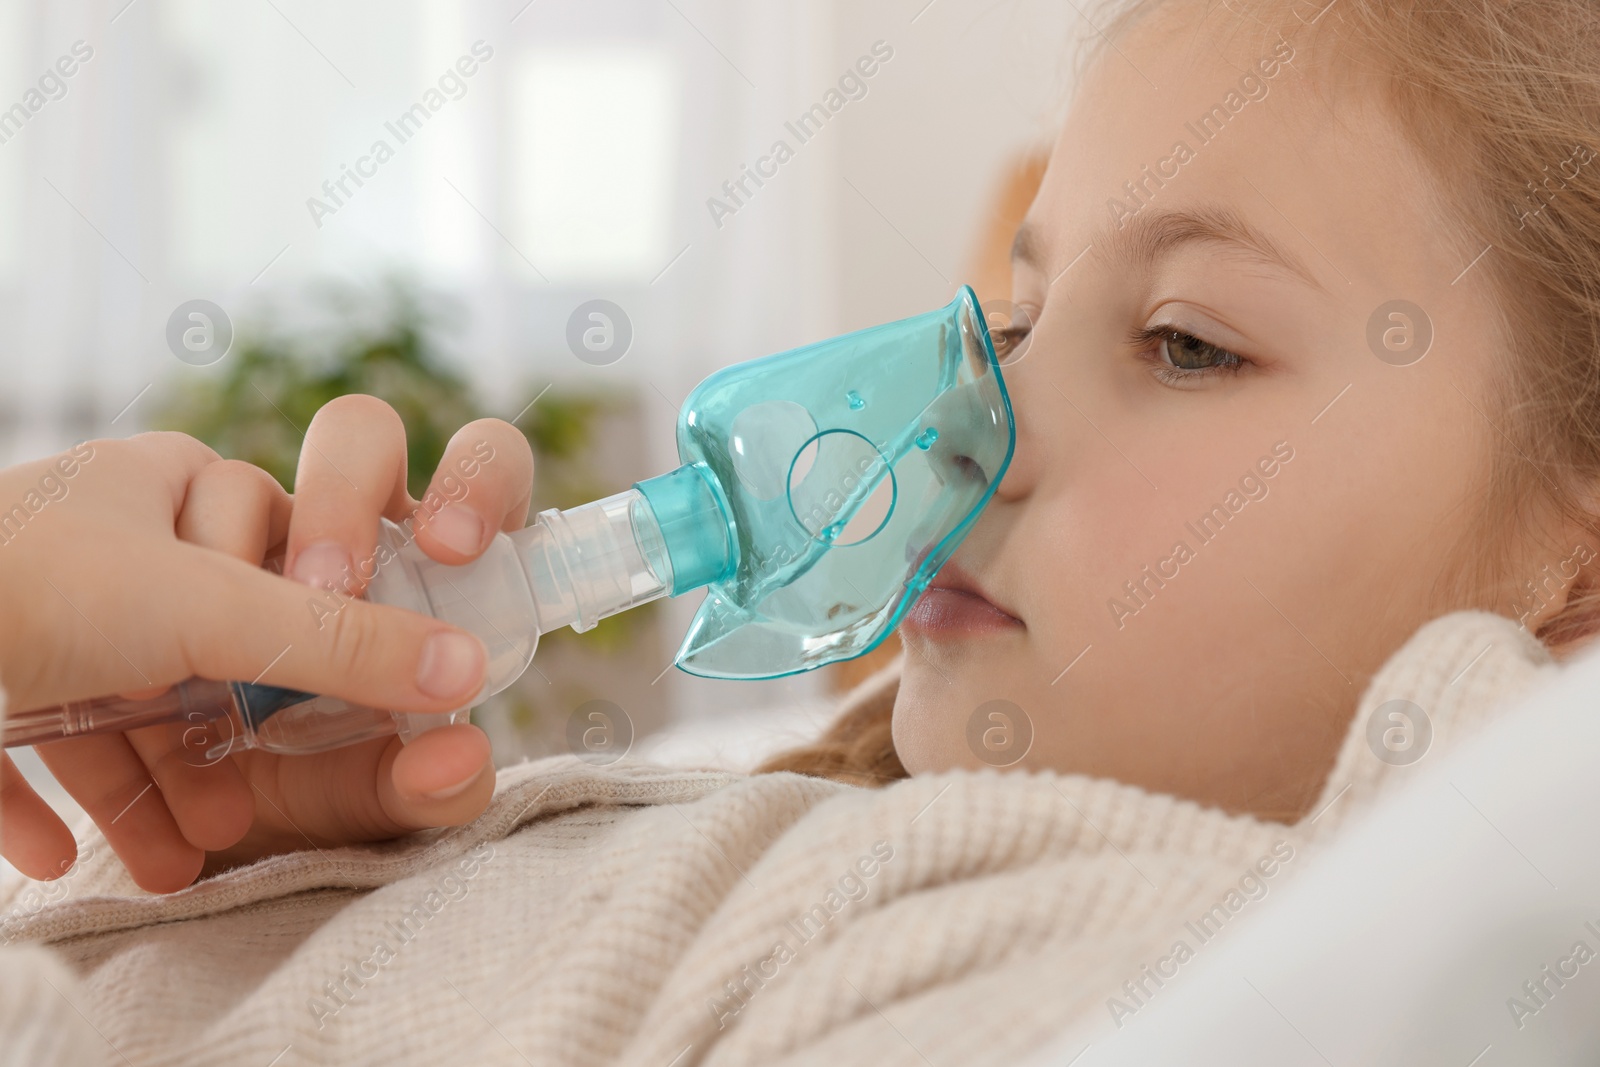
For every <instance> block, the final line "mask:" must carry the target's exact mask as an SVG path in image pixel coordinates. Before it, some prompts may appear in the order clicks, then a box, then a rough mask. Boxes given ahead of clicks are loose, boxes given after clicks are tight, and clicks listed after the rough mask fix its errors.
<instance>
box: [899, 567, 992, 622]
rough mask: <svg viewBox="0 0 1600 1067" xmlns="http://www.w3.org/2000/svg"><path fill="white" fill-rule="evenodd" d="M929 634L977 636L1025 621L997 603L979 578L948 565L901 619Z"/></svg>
mask: <svg viewBox="0 0 1600 1067" xmlns="http://www.w3.org/2000/svg"><path fill="white" fill-rule="evenodd" d="M901 625H902V626H907V627H909V628H911V629H913V630H916V631H917V632H918V633H922V634H926V635H927V636H929V637H977V636H980V635H984V634H997V633H1002V632H1005V631H1009V630H1016V629H1021V628H1022V621H1021V620H1020V619H1018V618H1016V617H1015V616H1013V615H1011V614H1009V613H1007V612H1005V611H1003V610H1001V609H1000V608H999V607H996V606H995V604H994V602H993V601H991V600H990V599H989V598H988V597H987V596H985V595H984V594H983V592H982V590H981V589H979V588H978V585H977V583H976V582H974V581H973V580H972V579H971V578H970V577H968V576H967V575H966V574H965V573H964V572H962V571H961V570H959V569H958V568H955V567H954V566H952V565H946V566H945V567H944V568H943V569H942V570H941V571H940V572H939V576H938V577H937V578H935V579H934V581H933V584H932V585H930V586H928V588H927V590H926V591H925V592H924V593H923V594H922V596H921V597H920V598H919V599H918V600H917V602H916V604H914V605H913V606H912V608H911V610H910V611H908V612H906V614H905V618H904V619H902V620H901Z"/></svg>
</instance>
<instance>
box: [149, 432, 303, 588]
mask: <svg viewBox="0 0 1600 1067" xmlns="http://www.w3.org/2000/svg"><path fill="white" fill-rule="evenodd" d="M292 507H293V502H292V500H291V498H290V496H289V494H288V493H286V492H284V490H283V486H281V485H279V484H278V482H277V480H276V479H275V478H273V477H272V475H270V474H268V473H267V472H266V471H264V470H262V469H261V468H260V467H257V466H255V465H253V464H250V463H245V462H243V461H241V460H235V459H225V460H219V461H218V462H216V463H211V464H208V465H207V466H205V467H202V468H201V469H200V470H199V471H198V472H197V473H196V474H195V476H194V477H193V478H192V479H190V482H189V492H188V494H187V496H186V497H185V498H184V501H183V511H182V512H180V513H179V515H178V523H177V527H176V530H177V534H178V536H179V537H180V538H182V539H183V540H185V541H188V542H190V543H191V544H196V545H200V546H201V547H202V548H209V549H212V550H214V551H217V552H225V553H227V554H228V555H230V556H232V557H234V558H235V559H240V560H243V561H244V562H246V563H249V564H253V565H255V566H260V564H261V561H262V560H263V559H264V558H265V557H266V554H267V550H268V549H269V548H271V547H272V546H273V545H276V544H278V543H279V542H280V541H282V540H283V539H284V538H285V537H286V536H288V533H289V514H290V511H291V509H292Z"/></svg>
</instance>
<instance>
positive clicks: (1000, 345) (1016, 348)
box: [989, 320, 1033, 365]
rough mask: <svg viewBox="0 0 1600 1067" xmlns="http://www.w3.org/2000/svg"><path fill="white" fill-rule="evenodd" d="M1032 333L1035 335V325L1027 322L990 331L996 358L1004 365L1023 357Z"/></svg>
mask: <svg viewBox="0 0 1600 1067" xmlns="http://www.w3.org/2000/svg"><path fill="white" fill-rule="evenodd" d="M1031 333H1033V323H1031V322H1029V321H1027V320H1023V321H1021V322H1018V323H1016V324H1015V325H1012V326H1006V327H1003V328H1002V329H998V330H991V331H989V337H990V339H991V340H993V341H994V354H995V358H996V359H998V360H999V361H1000V363H1001V364H1002V365H1004V364H1006V363H1010V362H1011V361H1013V360H1015V359H1018V358H1019V357H1021V355H1022V352H1023V350H1024V349H1025V348H1026V347H1027V344H1028V336H1029V335H1030V334H1031Z"/></svg>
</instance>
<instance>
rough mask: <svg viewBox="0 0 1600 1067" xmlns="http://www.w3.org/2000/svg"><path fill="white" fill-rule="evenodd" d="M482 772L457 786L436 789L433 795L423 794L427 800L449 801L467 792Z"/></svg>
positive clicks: (458, 783)
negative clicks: (468, 787)
mask: <svg viewBox="0 0 1600 1067" xmlns="http://www.w3.org/2000/svg"><path fill="white" fill-rule="evenodd" d="M480 773H481V772H479V771H474V772H472V773H471V774H469V775H467V776H466V777H465V778H464V779H462V780H461V781H459V782H457V783H456V784H455V785H447V786H445V787H444V788H443V789H435V790H434V791H433V792H431V793H424V794H422V795H423V797H424V798H425V799H427V800H449V799H450V798H451V797H456V796H460V795H461V794H462V793H465V792H466V791H467V786H469V785H471V784H472V783H473V782H476V781H477V780H478V775H479V774H480Z"/></svg>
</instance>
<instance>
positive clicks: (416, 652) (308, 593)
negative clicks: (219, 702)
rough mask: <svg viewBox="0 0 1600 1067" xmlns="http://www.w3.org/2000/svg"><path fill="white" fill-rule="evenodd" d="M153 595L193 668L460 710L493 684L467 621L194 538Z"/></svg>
mask: <svg viewBox="0 0 1600 1067" xmlns="http://www.w3.org/2000/svg"><path fill="white" fill-rule="evenodd" d="M174 548H175V550H176V551H177V552H178V553H179V554H180V556H183V555H187V554H188V553H193V555H192V557H190V558H189V559H188V560H187V564H186V565H179V566H176V567H173V568H172V569H171V573H169V574H167V575H155V576H153V577H154V581H155V582H156V583H157V584H158V588H167V589H171V588H180V587H183V586H185V585H187V586H190V587H193V588H198V589H201V590H204V595H202V596H198V597H195V598H192V599H190V600H188V601H183V600H180V598H177V597H170V596H169V597H156V596H152V597H149V598H147V599H148V602H149V604H150V610H151V611H152V612H153V613H154V617H152V618H151V619H150V621H149V624H150V625H153V626H156V627H159V628H161V629H162V630H163V631H164V632H168V633H171V634H173V635H174V636H175V637H176V639H177V640H178V641H179V642H180V643H181V648H182V654H183V656H184V659H185V665H186V667H187V670H188V673H190V674H195V675H199V676H201V677H204V678H221V679H242V680H245V681H257V682H260V683H262V684H264V685H278V686H284V687H286V688H291V689H303V690H306V691H308V692H314V693H327V694H330V695H332V696H337V697H343V698H344V699H346V700H350V701H354V702H356V703H359V704H365V705H369V706H372V707H380V708H389V709H392V710H395V711H424V712H425V711H450V710H453V709H455V708H462V707H466V706H467V705H469V704H471V703H473V701H474V700H475V699H476V698H477V697H478V695H479V693H480V692H481V691H482V689H483V682H484V671H485V667H486V665H487V662H488V655H487V653H486V652H485V650H484V647H483V642H482V641H480V640H478V639H477V638H476V637H474V636H472V635H471V634H469V633H466V632H465V631H463V630H459V629H456V628H455V627H452V626H448V625H446V624H444V623H441V622H439V621H437V620H435V619H431V618H428V617H427V616H425V615H419V614H417V613H415V612H411V611H405V610H402V609H400V608H394V607H387V606H383V605H378V604H369V603H367V602H365V601H361V600H351V599H349V598H345V597H337V596H334V595H333V594H331V593H318V592H316V591H314V590H311V589H307V588H306V587H305V586H303V585H299V584H297V583H295V582H292V581H288V580H286V579H284V578H282V577H280V576H278V575H274V574H271V573H269V572H267V571H264V570H261V569H260V568H258V567H250V566H248V565H246V564H243V563H239V562H237V561H235V560H230V559H226V558H224V557H222V556H219V555H217V554H216V553H213V552H207V551H203V550H201V549H198V548H195V547H194V546H191V545H182V544H179V545H175V546H174Z"/></svg>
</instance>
